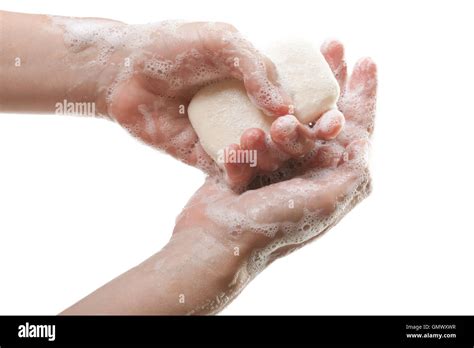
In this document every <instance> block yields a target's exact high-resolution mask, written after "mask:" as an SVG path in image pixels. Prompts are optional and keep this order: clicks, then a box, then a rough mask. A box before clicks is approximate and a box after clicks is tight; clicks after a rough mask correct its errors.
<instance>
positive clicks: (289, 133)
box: [270, 115, 314, 157]
mask: <svg viewBox="0 0 474 348" xmlns="http://www.w3.org/2000/svg"><path fill="white" fill-rule="evenodd" d="M306 128H307V126H305V125H303V124H301V123H300V122H299V121H298V119H297V118H296V117H295V116H293V115H286V116H282V117H279V118H277V119H276V120H275V121H274V122H273V123H272V126H271V128H270V135H271V138H272V140H273V142H274V143H275V144H276V145H277V147H278V148H279V149H280V150H281V151H283V152H284V153H286V154H288V155H290V156H292V157H300V156H302V155H304V154H306V153H308V152H309V151H311V150H312V149H313V147H314V140H312V139H311V137H310V136H309V133H308V130H307V129H306Z"/></svg>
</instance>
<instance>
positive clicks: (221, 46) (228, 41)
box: [206, 27, 292, 116]
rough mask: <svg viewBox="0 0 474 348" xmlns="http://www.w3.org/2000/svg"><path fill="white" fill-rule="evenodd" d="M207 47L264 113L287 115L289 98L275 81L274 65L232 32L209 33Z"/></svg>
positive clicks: (235, 32)
mask: <svg viewBox="0 0 474 348" xmlns="http://www.w3.org/2000/svg"><path fill="white" fill-rule="evenodd" d="M208 34H210V35H207V40H206V41H207V46H208V47H211V49H214V48H215V51H216V52H219V53H220V54H219V55H218V57H219V59H220V60H221V62H222V63H223V64H225V65H226V66H227V67H229V68H230V71H231V74H232V76H233V77H236V78H239V79H241V80H242V81H243V82H244V85H245V89H246V91H247V94H248V96H249V98H250V99H251V100H252V101H253V102H254V104H255V105H256V106H257V107H258V108H260V109H261V110H262V111H263V112H264V113H266V114H268V115H271V116H282V115H286V114H288V113H289V111H290V105H291V104H292V101H291V98H290V97H289V95H288V94H287V93H286V92H285V91H284V90H283V88H282V87H281V86H280V84H279V82H278V74H277V72H276V68H275V66H274V64H273V63H272V62H271V61H270V59H268V58H267V57H265V56H264V55H262V54H261V53H260V52H258V51H257V49H256V48H255V47H254V46H253V45H252V44H251V43H250V42H249V41H248V40H246V39H244V38H243V37H242V36H241V35H240V34H239V33H238V32H237V31H235V29H232V28H228V27H224V30H222V31H220V32H218V34H216V32H212V33H208Z"/></svg>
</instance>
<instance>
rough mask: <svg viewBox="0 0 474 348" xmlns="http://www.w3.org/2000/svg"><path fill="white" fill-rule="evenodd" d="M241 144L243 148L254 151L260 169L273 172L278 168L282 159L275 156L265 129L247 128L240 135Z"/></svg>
mask: <svg viewBox="0 0 474 348" xmlns="http://www.w3.org/2000/svg"><path fill="white" fill-rule="evenodd" d="M240 146H241V148H242V149H245V150H249V151H254V153H255V154H256V155H255V156H256V158H257V159H258V160H257V163H258V164H257V167H258V169H259V170H261V171H269V172H272V171H274V170H276V169H278V166H279V164H280V161H279V160H278V158H276V157H275V156H273V154H272V151H271V149H270V148H269V146H268V144H267V136H266V134H265V132H264V131H263V130H261V129H259V128H250V129H247V130H246V131H245V132H244V133H243V134H242V136H241V137H240Z"/></svg>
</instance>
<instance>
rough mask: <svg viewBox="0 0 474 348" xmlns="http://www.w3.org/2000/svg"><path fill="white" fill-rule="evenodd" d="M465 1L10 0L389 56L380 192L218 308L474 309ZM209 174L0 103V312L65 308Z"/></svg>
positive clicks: (384, 61)
mask: <svg viewBox="0 0 474 348" xmlns="http://www.w3.org/2000/svg"><path fill="white" fill-rule="evenodd" d="M469 3H470V2H469V1H465V2H462V1H449V2H448V1H446V2H437V1H426V2H421V1H392V2H389V1H334V0H331V1H324V2H323V1H296V0H291V1H274V0H273V1H245V0H240V1H236V0H232V1H230V0H227V1H215V0H211V1H202V0H200V1H177V0H172V1H171V0H170V1H166V2H165V1H139V0H133V1H124V2H122V1H103V2H99V1H84V0H81V1H6V0H2V2H1V5H0V8H1V9H3V10H11V11H20V12H31V13H49V14H58V15H70V16H89V17H92V16H96V17H106V18H114V19H118V20H122V21H125V22H131V23H142V22H153V21H160V20H164V19H186V20H216V21H226V22H230V23H232V24H234V25H236V26H237V27H238V28H239V29H240V30H241V31H242V32H243V33H244V34H245V35H246V36H247V37H249V38H250V39H251V40H252V41H253V42H254V44H255V45H257V46H259V45H265V44H266V43H267V42H268V41H276V40H278V39H279V37H281V36H286V35H287V34H288V33H290V34H294V35H301V36H307V37H311V38H313V39H314V40H315V42H322V41H323V40H324V39H325V38H327V37H335V38H339V39H340V40H341V41H343V42H344V43H345V45H346V48H347V49H346V53H347V58H348V62H349V64H350V66H352V65H353V63H354V62H355V61H356V60H357V58H360V57H361V56H365V55H369V56H371V57H373V58H374V59H375V61H376V62H377V63H378V66H379V78H380V88H379V98H378V114H377V121H376V130H375V136H374V139H373V152H372V158H371V168H372V173H373V179H374V191H373V194H372V195H371V196H370V197H369V198H368V199H367V200H366V201H364V202H362V203H361V204H360V205H359V206H357V207H356V208H355V209H354V210H353V211H352V212H351V213H350V214H349V215H348V216H347V217H345V218H344V219H343V221H342V222H340V223H339V224H338V225H337V226H336V227H335V228H334V229H333V230H332V231H331V232H329V233H327V234H326V235H325V236H323V237H322V238H321V239H319V240H318V241H317V242H315V243H313V244H311V245H309V246H306V247H305V248H303V249H301V250H299V251H297V252H296V253H294V254H292V255H290V256H288V257H286V258H284V259H281V260H279V261H277V262H275V263H274V264H272V265H271V266H270V267H269V268H268V269H267V270H265V271H264V272H263V273H262V274H261V275H260V276H258V277H257V279H255V281H253V282H252V283H251V284H250V285H249V286H248V288H247V289H246V290H244V292H243V293H242V294H241V296H240V297H239V298H238V299H236V300H235V301H234V302H233V303H232V304H231V305H230V306H229V307H228V308H227V309H226V310H225V311H224V312H223V313H224V314H474V300H473V296H472V294H473V293H474V276H473V274H474V272H473V268H474V253H473V244H474V228H473V225H474V224H473V220H472V218H473V215H474V212H473V211H472V210H473V203H472V197H474V189H473V184H472V179H473V178H474V170H473V165H472V160H473V156H472V149H473V145H472V136H473V128H474V115H473V111H472V110H473V108H472V101H473V97H472V92H473V88H472V78H473V77H474V74H473V72H474V68H473V62H474V49H473V44H472V33H473V32H474V25H473V24H472V23H473V19H472V14H473V13H474V12H473V9H472V8H471V6H470V5H469ZM203 178H204V176H203V174H201V173H200V172H199V171H198V170H196V169H193V168H190V167H187V166H185V165H183V164H181V163H178V162H177V161H175V160H173V159H172V158H170V157H168V156H166V155H164V154H162V153H159V152H157V151H155V150H153V149H151V148H148V147H146V146H145V145H142V144H141V143H139V142H138V141H136V140H134V139H133V138H132V137H130V136H128V134H127V133H126V132H125V131H124V130H122V129H121V128H120V127H119V126H118V125H116V124H113V123H109V122H107V121H103V120H97V119H87V118H74V117H58V116H41V115H0V314H55V313H57V312H59V311H61V310H62V309H64V308H66V307H68V306H69V305H71V304H72V303H74V302H75V301H77V300H78V299H80V298H82V297H83V296H85V295H87V294H88V293H90V292H91V291H93V290H95V289H96V288H97V287H99V286H101V285H102V284H104V283H105V282H107V281H109V280H110V279H112V278H114V277H115V276H117V275H119V274H120V273H122V272H123V271H125V270H127V269H129V268H130V267H132V266H134V265H136V264H137V263H139V262H141V261H142V260H143V259H145V258H147V257H148V256H149V255H151V254H153V253H155V252H156V251H158V250H159V249H160V248H161V247H162V246H163V245H164V244H165V243H166V241H167V240H168V238H169V236H170V233H171V231H172V229H173V225H174V219H175V216H176V215H177V214H178V213H179V212H180V209H181V208H182V207H183V206H184V204H185V203H186V201H187V199H188V198H189V197H190V196H191V194H192V193H193V192H194V191H195V190H196V189H197V188H198V187H199V186H200V184H201V183H202V182H203Z"/></svg>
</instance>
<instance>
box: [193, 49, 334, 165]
mask: <svg viewBox="0 0 474 348" xmlns="http://www.w3.org/2000/svg"><path fill="white" fill-rule="evenodd" d="M265 54H266V55H267V56H268V57H269V58H270V59H271V60H272V61H273V62H274V63H275V65H276V67H277V70H278V76H279V80H280V83H281V84H282V86H283V87H284V88H285V90H286V91H287V93H289V94H290V96H291V98H292V100H293V103H294V115H295V116H296V118H298V119H299V120H300V121H301V122H302V123H309V122H314V121H316V120H317V119H318V118H319V117H320V116H321V115H322V114H323V113H325V112H326V111H328V110H330V109H333V108H336V102H337V99H338V98H339V86H338V84H337V81H336V79H335V77H334V75H333V74H332V72H331V69H330V68H329V65H328V64H327V62H326V60H325V59H324V57H323V55H322V54H321V52H320V50H319V48H318V47H315V46H313V45H312V44H310V43H308V42H293V41H291V42H286V43H279V44H278V46H274V47H272V48H270V49H268V50H266V51H265ZM188 116H189V119H190V121H191V124H192V126H193V128H194V130H195V131H196V133H197V135H198V137H199V140H200V142H201V145H202V146H203V148H204V150H205V151H206V152H207V153H208V154H209V156H211V157H212V158H213V159H214V160H215V161H216V162H217V158H218V156H219V151H222V150H224V149H225V148H226V147H227V146H228V145H230V144H233V143H236V144H239V143H240V136H241V135H242V133H243V132H244V131H245V130H246V129H248V128H261V129H262V130H264V131H265V132H266V133H268V132H269V130H270V126H271V124H272V122H273V120H274V118H273V117H270V116H267V115H265V114H263V113H262V112H261V111H260V110H259V109H258V108H257V107H256V106H255V105H254V104H253V103H252V102H251V101H250V99H249V98H248V96H247V93H246V91H245V88H244V86H243V83H242V82H240V81H237V80H226V81H221V82H218V83H216V84H212V85H210V86H207V87H204V88H203V89H201V90H200V91H199V92H198V93H197V94H196V95H195V96H194V97H193V99H192V100H191V103H190V104H189V108H188Z"/></svg>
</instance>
